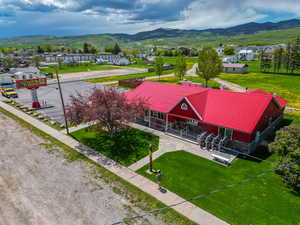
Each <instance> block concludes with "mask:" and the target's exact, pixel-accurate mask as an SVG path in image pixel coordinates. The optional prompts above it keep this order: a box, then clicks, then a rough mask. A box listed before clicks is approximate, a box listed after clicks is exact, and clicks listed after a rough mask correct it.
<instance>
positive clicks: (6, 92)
mask: <svg viewBox="0 0 300 225" xmlns="http://www.w3.org/2000/svg"><path fill="white" fill-rule="evenodd" d="M1 94H2V96H4V97H6V98H17V97H18V94H17V92H16V91H15V89H13V88H4V89H1Z"/></svg>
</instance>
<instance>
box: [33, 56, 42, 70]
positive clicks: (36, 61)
mask: <svg viewBox="0 0 300 225" xmlns="http://www.w3.org/2000/svg"><path fill="white" fill-rule="evenodd" d="M42 60H43V57H42V56H40V55H35V56H34V57H33V58H32V62H33V63H34V65H35V66H36V67H37V68H38V69H39V68H40V65H41V62H42Z"/></svg>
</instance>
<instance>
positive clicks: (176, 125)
mask: <svg viewBox="0 0 300 225" xmlns="http://www.w3.org/2000/svg"><path fill="white" fill-rule="evenodd" d="M199 122H200V121H198V120H193V119H191V118H188V117H184V116H180V115H175V114H170V113H161V112H157V111H152V110H147V111H146V112H145V115H144V118H143V119H142V120H141V121H139V124H142V125H144V126H147V127H149V128H153V129H156V130H160V131H164V132H168V133H171V134H173V135H176V136H180V137H182V138H186V139H190V140H193V141H197V137H198V136H199V135H200V134H201V133H202V132H203V130H202V127H201V126H199V124H200V123H199Z"/></svg>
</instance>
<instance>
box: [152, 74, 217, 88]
mask: <svg viewBox="0 0 300 225" xmlns="http://www.w3.org/2000/svg"><path fill="white" fill-rule="evenodd" d="M184 79H185V80H188V81H192V82H196V83H201V84H203V85H204V84H205V81H204V79H202V78H200V77H191V76H186V77H184ZM151 81H157V82H161V83H169V84H178V83H179V82H180V79H179V78H178V77H176V76H174V77H164V78H161V79H153V80H151ZM208 86H209V87H212V88H219V87H220V84H219V83H217V82H215V81H213V80H209V81H208Z"/></svg>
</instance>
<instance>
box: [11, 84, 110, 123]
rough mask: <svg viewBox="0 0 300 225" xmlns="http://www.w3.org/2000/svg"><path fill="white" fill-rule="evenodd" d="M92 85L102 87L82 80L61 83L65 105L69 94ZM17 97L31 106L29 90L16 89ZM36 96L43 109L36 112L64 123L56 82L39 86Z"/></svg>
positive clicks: (85, 91) (18, 100) (89, 89)
mask: <svg viewBox="0 0 300 225" xmlns="http://www.w3.org/2000/svg"><path fill="white" fill-rule="evenodd" d="M94 87H97V88H103V87H104V86H103V85H101V84H95V83H88V82H84V81H78V82H71V83H62V84H61V88H62V92H63V97H64V102H65V105H68V104H69V100H70V95H74V94H76V93H77V92H78V93H81V94H85V93H88V92H90V91H91V90H92V89H93V88H94ZM17 92H18V95H19V98H17V99H16V101H17V102H19V103H21V104H22V105H25V106H28V107H31V103H32V98H31V92H30V91H29V90H27V89H20V90H17ZM38 98H39V101H40V104H41V106H42V107H45V106H46V108H44V109H39V110H38V112H39V113H41V114H44V115H45V116H48V117H50V118H51V119H52V120H53V121H57V122H59V123H62V124H64V116H63V109H62V104H61V100H60V94H59V90H58V85H57V84H51V85H48V86H46V87H41V88H39V89H38Z"/></svg>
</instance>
